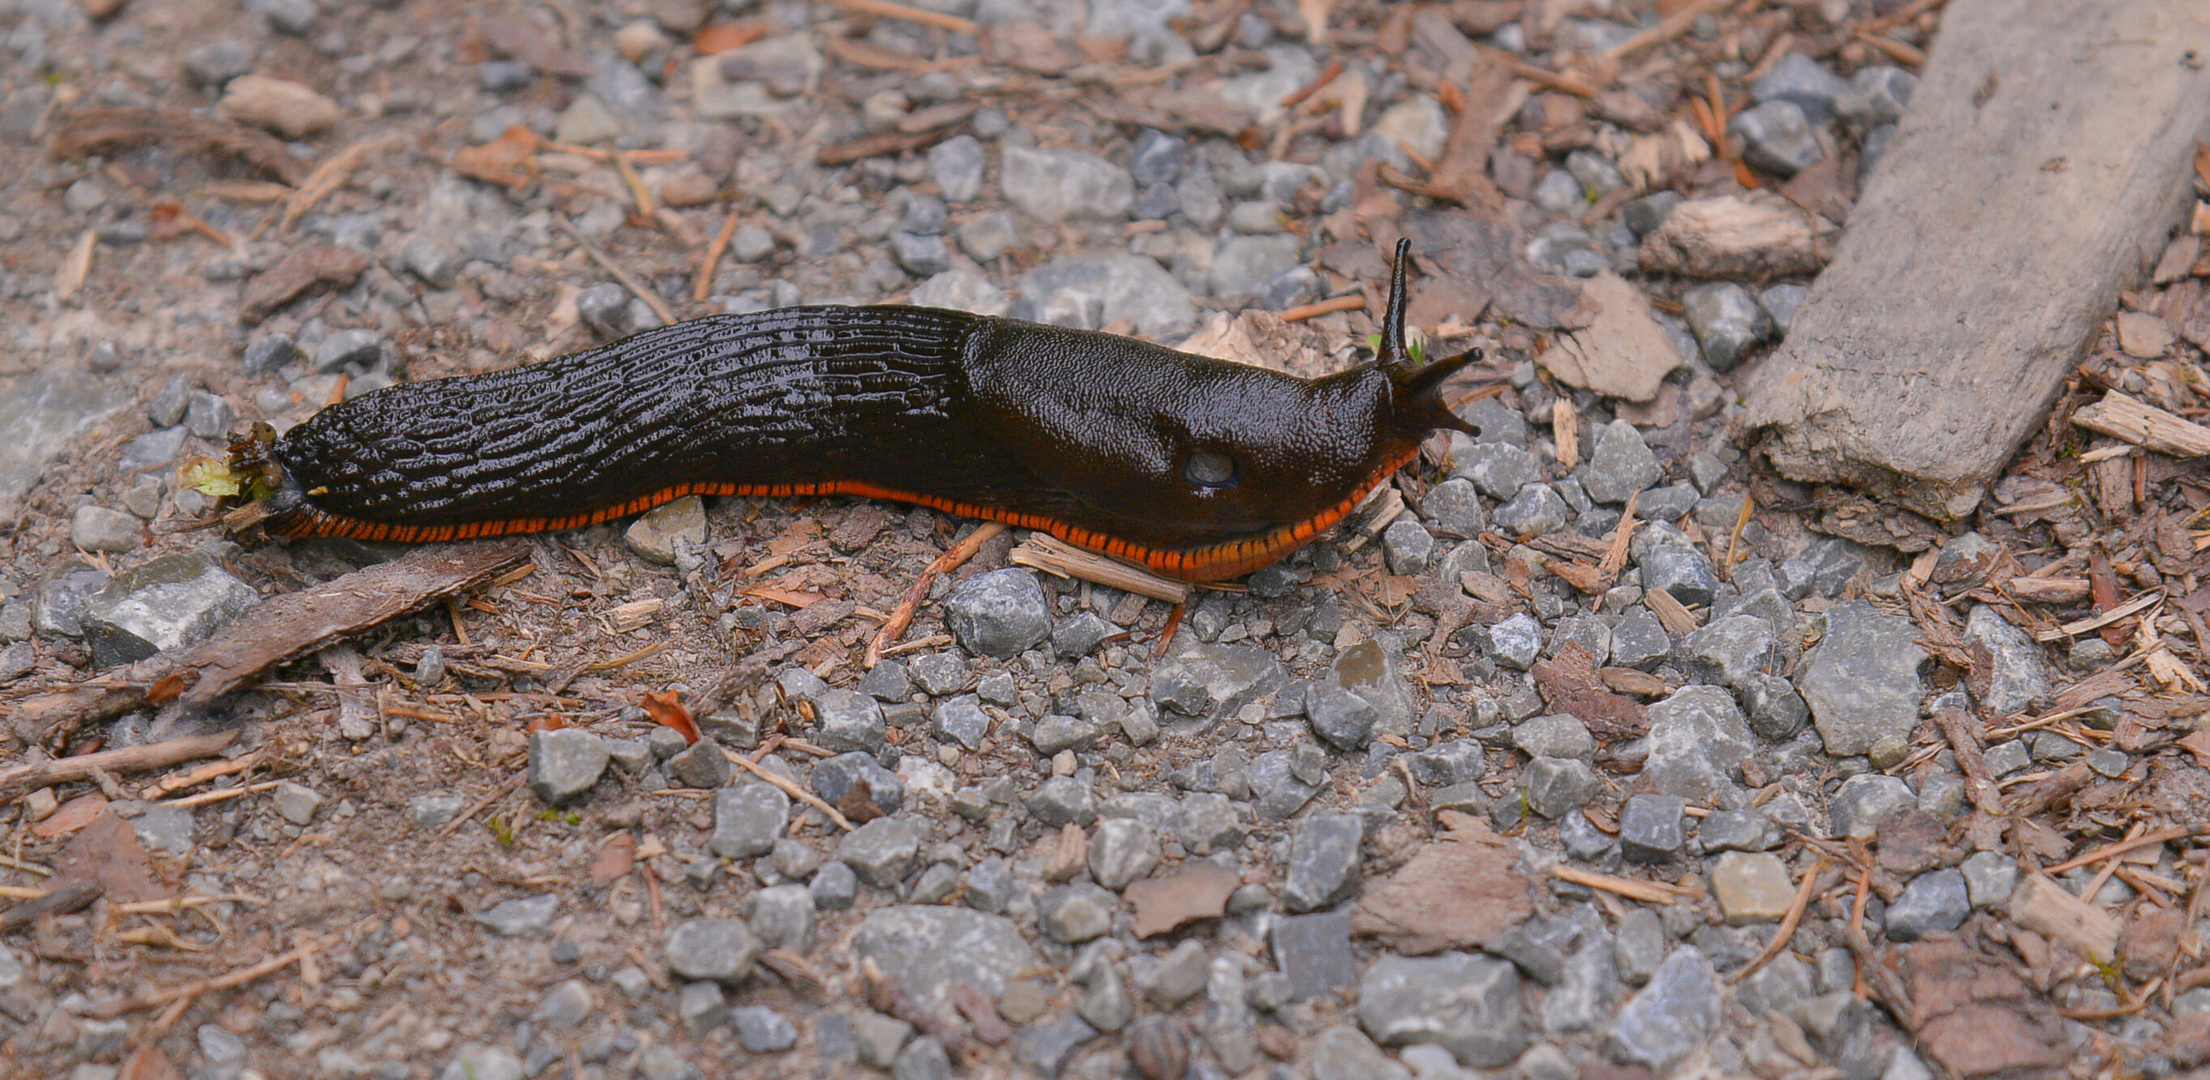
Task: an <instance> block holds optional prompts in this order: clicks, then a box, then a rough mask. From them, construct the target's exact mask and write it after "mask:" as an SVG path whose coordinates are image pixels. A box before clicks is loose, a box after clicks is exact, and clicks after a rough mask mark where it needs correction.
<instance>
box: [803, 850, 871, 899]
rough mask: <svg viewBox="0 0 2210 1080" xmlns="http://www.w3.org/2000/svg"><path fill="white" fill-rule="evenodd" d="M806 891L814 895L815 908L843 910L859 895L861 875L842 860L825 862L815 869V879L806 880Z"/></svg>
mask: <svg viewBox="0 0 2210 1080" xmlns="http://www.w3.org/2000/svg"><path fill="white" fill-rule="evenodd" d="M806 892H807V893H808V894H809V895H811V896H812V897H813V906H814V907H815V908H817V909H819V910H822V911H842V910H844V909H845V908H848V907H851V906H852V901H853V900H855V899H857V898H858V897H859V875H858V874H855V873H853V872H852V868H851V867H849V866H846V865H844V864H843V863H841V862H834V861H831V862H825V863H822V864H821V869H819V870H817V871H814V875H813V879H812V880H811V881H808V882H806Z"/></svg>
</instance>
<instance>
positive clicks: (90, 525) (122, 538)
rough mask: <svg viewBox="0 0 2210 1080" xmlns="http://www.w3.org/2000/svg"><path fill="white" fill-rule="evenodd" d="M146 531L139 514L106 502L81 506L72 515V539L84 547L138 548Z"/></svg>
mask: <svg viewBox="0 0 2210 1080" xmlns="http://www.w3.org/2000/svg"><path fill="white" fill-rule="evenodd" d="M145 533H146V527H145V526H144V525H143V524H140V523H139V520H138V519H137V518H136V517H133V516H131V515H130V514H128V513H126V512H124V511H121V510H110V509H108V508H107V507H104V506H89V505H88V506H80V507H78V508H77V512H76V514H75V516H73V517H71V518H70V519H69V542H70V543H72V544H75V545H76V546H77V547H78V549H79V550H82V551H106V552H112V553H118V554H119V553H122V552H126V551H136V550H138V545H139V544H140V543H141V542H143V540H144V538H145Z"/></svg>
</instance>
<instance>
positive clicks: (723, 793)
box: [706, 780, 833, 859]
mask: <svg viewBox="0 0 2210 1080" xmlns="http://www.w3.org/2000/svg"><path fill="white" fill-rule="evenodd" d="M832 805H833V804H832ZM789 825H790V796H789V795H786V794H784V793H783V791H782V789H780V788H777V787H775V786H774V785H771V784H766V783H761V782H759V781H754V780H746V781H743V782H741V783H738V784H736V785H734V786H731V787H725V788H722V789H720V790H718V791H716V792H714V832H713V835H712V836H711V837H709V838H708V839H707V841H706V846H707V848H708V849H709V850H711V851H712V852H713V853H714V854H716V855H719V856H722V857H723V858H729V859H749V858H751V857H753V856H755V855H765V854H767V853H768V852H770V851H773V850H775V847H776V840H777V839H779V838H780V837H781V836H782V835H783V830H784V829H786V828H788V827H789ZM809 850H810V849H809Z"/></svg>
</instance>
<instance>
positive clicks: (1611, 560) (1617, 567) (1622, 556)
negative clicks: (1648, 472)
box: [1596, 491, 1642, 579]
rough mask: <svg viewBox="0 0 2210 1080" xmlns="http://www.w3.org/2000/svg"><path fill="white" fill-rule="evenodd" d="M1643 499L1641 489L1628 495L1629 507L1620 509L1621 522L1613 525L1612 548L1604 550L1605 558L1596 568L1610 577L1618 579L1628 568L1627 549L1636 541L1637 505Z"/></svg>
mask: <svg viewBox="0 0 2210 1080" xmlns="http://www.w3.org/2000/svg"><path fill="white" fill-rule="evenodd" d="M1641 501H1642V493H1641V492H1639V491H1637V492H1635V493H1634V494H1632V495H1629V496H1627V508H1626V509H1625V510H1622V511H1620V514H1619V524H1617V525H1614V526H1612V530H1611V548H1610V550H1608V551H1605V552H1604V557H1603V559H1602V560H1601V561H1599V562H1598V563H1597V564H1596V569H1597V570H1599V571H1601V572H1603V573H1604V574H1605V575H1606V576H1608V577H1611V578H1615V579H1616V578H1617V577H1618V576H1619V572H1620V571H1621V570H1624V569H1626V568H1627V549H1628V548H1629V547H1630V546H1631V545H1632V544H1633V542H1634V530H1635V525H1636V524H1638V523H1637V522H1636V521H1635V518H1634V512H1635V507H1636V506H1637V505H1638V504H1639V503H1641Z"/></svg>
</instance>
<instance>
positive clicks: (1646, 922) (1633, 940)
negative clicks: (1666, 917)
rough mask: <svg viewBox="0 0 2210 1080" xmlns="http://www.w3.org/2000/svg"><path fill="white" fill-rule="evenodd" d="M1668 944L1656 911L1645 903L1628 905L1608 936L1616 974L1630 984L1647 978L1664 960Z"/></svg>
mask: <svg viewBox="0 0 2210 1080" xmlns="http://www.w3.org/2000/svg"><path fill="white" fill-rule="evenodd" d="M1670 944H1671V942H1670V941H1669V940H1668V939H1667V938H1666V936H1665V924H1664V922H1663V921H1662V920H1661V919H1660V918H1659V917H1658V913H1657V912H1656V911H1653V910H1651V909H1650V908H1646V907H1638V908H1632V909H1629V910H1628V912H1627V914H1626V916H1625V917H1623V918H1621V919H1620V920H1619V932H1618V934H1617V935H1616V936H1615V937H1614V938H1613V940H1612V959H1613V960H1615V961H1617V962H1618V965H1619V976H1620V978H1622V979H1624V980H1626V981H1627V983H1628V984H1629V985H1632V986H1641V985H1643V984H1645V983H1647V982H1649V981H1650V977H1651V976H1653V975H1656V974H1657V971H1658V965H1660V964H1662V963H1663V962H1664V961H1665V950H1666V949H1667V948H1668V947H1669V946H1670Z"/></svg>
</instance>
